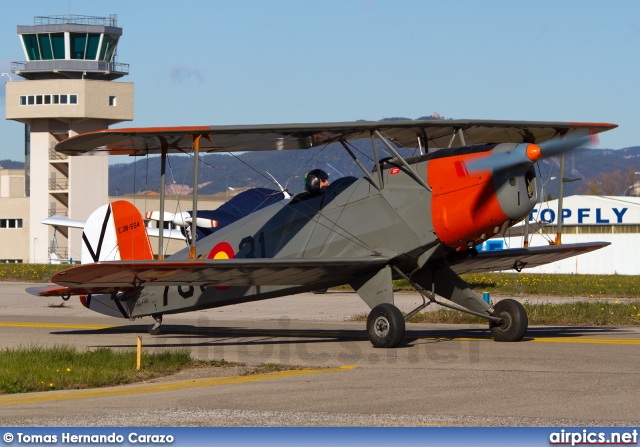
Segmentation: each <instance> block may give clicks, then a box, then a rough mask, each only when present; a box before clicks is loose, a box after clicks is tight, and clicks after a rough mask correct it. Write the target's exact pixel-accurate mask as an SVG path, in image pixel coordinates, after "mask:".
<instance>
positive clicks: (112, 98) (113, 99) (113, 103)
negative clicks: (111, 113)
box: [109, 96, 116, 107]
mask: <svg viewBox="0 0 640 447" xmlns="http://www.w3.org/2000/svg"><path fill="white" fill-rule="evenodd" d="M109 105H110V106H111V107H115V106H116V97H115V96H109Z"/></svg>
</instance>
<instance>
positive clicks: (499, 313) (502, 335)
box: [489, 299, 529, 341]
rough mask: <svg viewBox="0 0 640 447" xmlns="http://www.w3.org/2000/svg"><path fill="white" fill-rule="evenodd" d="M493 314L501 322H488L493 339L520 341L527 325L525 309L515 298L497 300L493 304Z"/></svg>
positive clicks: (527, 319)
mask: <svg viewBox="0 0 640 447" xmlns="http://www.w3.org/2000/svg"><path fill="white" fill-rule="evenodd" d="M493 310H494V315H495V316H496V317H500V318H501V319H502V323H494V322H493V321H490V322H489V330H490V331H491V335H492V336H493V339H494V340H495V341H520V340H522V337H524V334H525V333H526V332H527V328H528V327H529V318H528V317H527V311H526V310H524V307H522V304H520V303H519V302H517V301H516V300H511V299H506V300H501V301H498V302H497V303H496V304H495V306H493Z"/></svg>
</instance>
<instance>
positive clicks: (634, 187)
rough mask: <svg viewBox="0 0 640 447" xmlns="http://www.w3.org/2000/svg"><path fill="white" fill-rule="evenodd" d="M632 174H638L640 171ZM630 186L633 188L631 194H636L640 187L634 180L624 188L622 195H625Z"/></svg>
mask: <svg viewBox="0 0 640 447" xmlns="http://www.w3.org/2000/svg"><path fill="white" fill-rule="evenodd" d="M633 174H634V175H640V172H638V171H636V172H634V173H633ZM631 188H633V195H634V196H637V195H638V189H640V186H638V182H634V183H633V185H631V186H629V187H628V188H627V189H625V190H624V194H622V195H623V196H626V195H627V191H629V190H630V189H631Z"/></svg>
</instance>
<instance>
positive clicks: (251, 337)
mask: <svg viewBox="0 0 640 447" xmlns="http://www.w3.org/2000/svg"><path fill="white" fill-rule="evenodd" d="M1 286H2V292H1V293H0V347H2V348H8V347H18V346H29V345H40V346H51V345H60V344H63V345H71V346H76V347H78V348H79V349H96V348H98V347H108V348H113V349H132V348H134V347H135V345H136V341H137V337H138V336H141V337H142V343H143V347H144V349H146V350H149V351H156V350H165V349H170V348H186V349H189V350H190V352H191V353H192V356H194V357H196V358H198V359H203V360H214V359H215V360H220V359H225V360H227V361H231V362H239V363H242V364H244V366H237V367H233V368H206V369H197V370H188V371H184V372H182V373H179V374H178V375H175V376H172V377H167V378H164V379H161V380H154V381H151V382H148V383H143V384H135V385H125V386H119V387H109V388H102V389H98V390H69V391H50V392H44V393H27V394H15V395H6V394H5V395H0V424H1V425H4V426H12V425H16V426H618V425H619V426H636V425H637V424H638V421H639V420H640V408H638V399H637V396H638V393H637V384H638V383H639V380H638V379H640V356H638V355H637V354H638V349H639V347H640V329H639V328H635V327H531V328H530V329H529V331H528V332H527V334H526V336H525V339H524V340H523V341H522V342H518V343H496V342H494V341H493V340H492V339H491V338H490V336H489V331H488V328H487V326H485V325H442V324H438V325H425V324H407V333H406V336H405V340H404V342H403V344H401V346H400V347H399V348H396V349H375V348H373V347H372V346H371V344H370V343H369V341H368V340H367V336H366V331H365V323H364V322H355V321H351V320H352V317H353V316H354V315H357V314H364V313H366V312H368V307H367V306H366V305H365V304H364V302H362V301H361V300H360V298H358V296H357V295H356V294H355V293H346V292H332V291H330V292H329V293H327V294H324V295H316V294H300V295H295V296H289V297H282V298H277V299H272V300H268V301H262V302H255V303H245V304H241V305H235V306H229V307H225V308H219V309H209V310H205V311H197V312H192V313H186V314H178V315H169V316H166V317H165V319H164V324H163V330H162V332H161V334H160V335H158V336H151V335H149V334H148V332H147V326H148V325H149V324H150V323H151V321H152V320H151V318H147V319H143V320H136V321H133V322H131V321H128V320H125V319H116V318H111V317H106V316H102V315H99V314H95V313H93V312H91V311H90V310H88V309H86V308H84V307H83V306H82V305H81V304H80V303H79V302H78V301H77V300H75V299H73V298H72V299H71V300H70V301H68V302H65V303H64V304H65V305H64V307H54V306H58V305H60V304H61V302H62V301H61V300H60V299H58V298H39V297H34V296H31V295H29V294H27V293H26V292H25V291H24V289H25V288H26V287H28V286H29V285H28V284H21V283H2V284H1ZM520 299H521V300H529V301H534V300H536V301H537V300H548V298H543V297H541V298H538V297H526V298H520ZM554 300H555V301H557V300H556V299H554ZM564 300H573V298H565V299H564ZM421 301H422V300H421V298H420V297H419V296H418V295H416V294H410V293H406V294H405V293H398V294H396V304H397V305H398V307H400V308H401V309H402V310H404V311H408V310H411V309H412V308H413V307H415V306H416V305H417V304H419V303H420V302H421ZM429 307H431V306H429ZM261 363H278V364H284V365H294V366H296V368H294V369H293V370H291V371H282V372H276V373H271V374H257V375H255V374H254V375H243V374H245V373H246V372H247V371H248V370H250V369H251V368H253V366H254V365H258V364H261ZM306 367H311V368H312V369H305V368H306Z"/></svg>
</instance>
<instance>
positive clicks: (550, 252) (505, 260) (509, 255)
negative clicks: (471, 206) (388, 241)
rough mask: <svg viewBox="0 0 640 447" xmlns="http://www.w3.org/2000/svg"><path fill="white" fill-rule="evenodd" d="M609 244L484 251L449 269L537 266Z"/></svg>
mask: <svg viewBox="0 0 640 447" xmlns="http://www.w3.org/2000/svg"><path fill="white" fill-rule="evenodd" d="M607 245H610V243H609V242H587V243H584V244H564V245H549V246H548V247H531V248H509V249H506V250H496V251H485V252H480V253H478V256H476V257H475V258H468V259H465V260H464V261H462V262H460V263H458V264H454V265H452V266H451V269H452V270H453V271H454V272H456V273H457V274H459V275H461V274H463V273H485V272H495V271H498V270H511V269H515V270H517V271H520V270H522V269H525V268H533V267H538V266H539V265H544V264H549V263H551V262H556V261H560V260H562V259H566V258H570V257H572V256H577V255H581V254H584V253H588V252H590V251H593V250H598V249H600V248H603V247H606V246H607Z"/></svg>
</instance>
